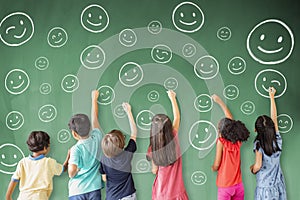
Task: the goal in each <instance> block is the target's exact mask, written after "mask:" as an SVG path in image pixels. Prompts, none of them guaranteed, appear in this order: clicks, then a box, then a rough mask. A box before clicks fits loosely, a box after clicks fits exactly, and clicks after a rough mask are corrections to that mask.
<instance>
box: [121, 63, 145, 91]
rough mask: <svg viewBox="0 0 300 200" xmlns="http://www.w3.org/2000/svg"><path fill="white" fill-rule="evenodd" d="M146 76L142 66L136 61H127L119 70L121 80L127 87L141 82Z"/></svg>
mask: <svg viewBox="0 0 300 200" xmlns="http://www.w3.org/2000/svg"><path fill="white" fill-rule="evenodd" d="M143 77H144V73H143V69H142V67H141V66H140V65H139V64H137V63H135V62H127V63H125V64H124V65H123V66H122V67H121V69H120V71H119V80H120V82H121V83H122V84H123V85H124V86H126V87H133V86H135V85H137V84H139V83H140V82H141V81H142V80H143Z"/></svg>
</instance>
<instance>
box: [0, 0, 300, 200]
mask: <svg viewBox="0 0 300 200" xmlns="http://www.w3.org/2000/svg"><path fill="white" fill-rule="evenodd" d="M0 4H1V6H0V80H1V81H0V130H1V134H0V180H1V184H0V199H4V196H5V193H6V188H7V185H8V183H9V181H10V178H11V175H12V173H13V172H14V170H15V165H14V164H16V163H17V162H18V161H19V160H20V159H21V158H22V157H24V156H28V155H29V153H30V152H29V151H28V149H27V146H26V143H25V141H26V139H27V136H28V134H29V133H30V132H31V131H32V130H44V131H46V132H48V133H49V134H50V136H51V152H50V154H49V156H51V157H53V158H55V159H56V160H58V161H59V162H61V163H62V162H63V161H64V159H65V156H66V153H67V150H68V148H70V147H71V146H72V145H73V144H75V142H76V141H75V140H74V139H73V138H72V137H71V134H70V131H69V130H68V126H67V123H68V120H69V119H70V117H71V115H72V114H75V113H86V114H88V115H90V108H91V105H90V104H91V91H92V90H93V89H98V90H99V91H100V98H99V102H98V103H99V121H100V124H101V127H102V131H103V132H104V133H106V132H108V131H110V130H111V129H113V128H118V129H121V130H122V131H124V133H126V134H130V133H129V130H130V129H129V125H128V120H127V118H126V116H125V115H124V111H123V110H122V108H121V107H120V105H121V103H122V102H123V101H128V102H129V103H130V104H131V106H132V112H133V115H134V117H135V119H136V123H137V126H138V138H137V146H138V150H137V153H136V154H135V156H134V159H133V161H132V172H133V177H134V181H135V185H136V189H137V197H138V199H141V200H148V199H151V187H152V183H153V180H154V175H153V174H151V172H150V171H151V169H150V163H149V162H147V161H146V159H145V152H146V150H147V146H148V144H149V118H151V117H152V116H153V115H154V114H156V113H165V114H168V115H169V116H170V117H171V118H173V116H172V111H171V105H170V102H169V100H168V97H167V94H166V90H167V89H173V90H174V91H175V92H176V93H177V99H178V103H179V107H180V111H181V126H180V130H179V134H180V144H181V150H182V158H183V176H184V180H185V186H186V189H187V192H188V195H189V197H190V199H205V200H213V199H216V198H217V187H216V184H215V182H216V173H214V172H212V171H211V165H212V163H213V160H214V155H215V141H216V137H217V132H216V127H217V123H218V120H219V119H220V118H221V117H223V113H222V112H221V110H220V108H219V107H218V106H216V105H214V104H213V102H212V101H211V98H210V96H211V95H212V94H214V93H216V94H218V95H219V96H221V98H222V99H223V100H224V101H226V104H227V105H228V107H229V108H230V109H231V111H232V113H233V116H234V117H235V118H236V119H239V120H241V121H243V122H244V123H245V124H246V126H247V127H248V129H249V130H250V131H251V136H250V138H249V140H248V141H247V142H246V143H245V144H244V145H243V146H242V158H241V159H242V174H243V181H244V187H245V199H247V200H248V199H253V196H254V190H255V185H256V182H255V176H253V175H252V174H251V173H250V170H249V167H250V165H251V164H252V163H253V161H254V154H253V152H252V147H253V139H254V137H255V133H254V121H255V119H256V117H257V116H259V115H262V114H269V107H270V106H269V99H268V98H267V96H266V95H267V92H266V91H265V88H268V87H269V86H273V87H275V88H276V89H277V96H276V103H277V106H278V115H279V125H280V131H281V133H282V137H283V141H284V144H283V153H282V160H281V164H282V168H283V172H284V175H285V179H286V186H287V194H288V199H290V200H296V199H299V196H300V191H299V186H298V184H296V183H297V181H298V180H299V179H300V175H299V173H298V169H297V168H298V166H299V164H300V159H299V156H297V155H296V154H297V151H298V146H299V144H298V143H299V141H300V136H299V134H298V133H297V130H300V125H299V124H298V123H297V122H299V120H300V114H299V111H298V110H299V106H298V103H299V102H298V99H299V98H300V93H299V89H298V81H297V79H298V77H297V76H298V75H299V73H300V69H299V66H298V65H299V63H300V57H299V50H300V48H299V45H298V43H299V39H298V38H299V34H300V24H299V16H300V14H299V10H300V2H299V1H296V0H286V1H278V0H275V1H270V0H263V1H262V0H252V1H240V0H232V1H224V0H215V1H214V0H211V1H208V0H197V1H196V0H193V1H179V0H164V1H160V0H152V1H147V0H123V1H116V0H103V1H99V0H98V1H97V0H84V1H83V0H82V1H79V0H64V1H59V0H52V1H46V0H39V1H38V0H26V1H20V0H18V1H17V0H0ZM297 55H298V56H297ZM264 87H265V88H264ZM206 130H207V131H206ZM196 135H197V137H196ZM127 138H128V137H127ZM68 179H69V178H68V176H67V174H63V175H62V176H61V177H55V178H54V190H53V193H52V196H51V199H53V200H61V199H67V197H68ZM174 184H176V183H174ZM102 194H103V197H104V196H105V190H102ZM17 195H18V189H17V188H16V190H15V193H14V198H16V197H17Z"/></svg>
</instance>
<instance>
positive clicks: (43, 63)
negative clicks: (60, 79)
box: [34, 56, 49, 70]
mask: <svg viewBox="0 0 300 200" xmlns="http://www.w3.org/2000/svg"><path fill="white" fill-rule="evenodd" d="M34 64H35V67H36V68H37V69H39V70H45V69H47V68H48V66H49V60H48V58H46V57H44V56H41V57H38V58H37V59H36V60H35V62H34Z"/></svg>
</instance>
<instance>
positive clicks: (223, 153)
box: [212, 95, 250, 200]
mask: <svg viewBox="0 0 300 200" xmlns="http://www.w3.org/2000/svg"><path fill="white" fill-rule="evenodd" d="M212 99H213V100H214V101H215V102H216V103H217V104H219V105H220V107H221V109H222V110H223V112H224V114H225V118H223V119H221V120H220V122H219V124H218V130H219V138H218V139H217V147H216V156H215V161H214V164H213V166H212V170H213V171H218V175H217V186H218V200H243V199H244V186H243V182H242V174H241V155H240V148H241V145H242V142H243V141H246V140H247V139H248V137H249V135H250V132H249V131H248V129H247V128H246V126H245V124H243V123H242V122H241V121H236V120H234V119H233V117H232V114H231V112H230V110H229V109H228V108H227V106H226V105H225V103H224V102H223V101H222V100H221V99H220V97H218V96H217V95H213V96H212Z"/></svg>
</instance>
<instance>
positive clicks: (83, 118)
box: [68, 114, 91, 137]
mask: <svg viewBox="0 0 300 200" xmlns="http://www.w3.org/2000/svg"><path fill="white" fill-rule="evenodd" d="M68 126H69V129H70V130H73V131H75V132H76V133H77V134H78V135H80V136H82V137H84V136H87V135H88V134H89V132H90V129H91V122H90V120H89V117H88V116H87V115H85V114H76V115H74V116H72V117H71V119H70V121H69V123H68Z"/></svg>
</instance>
